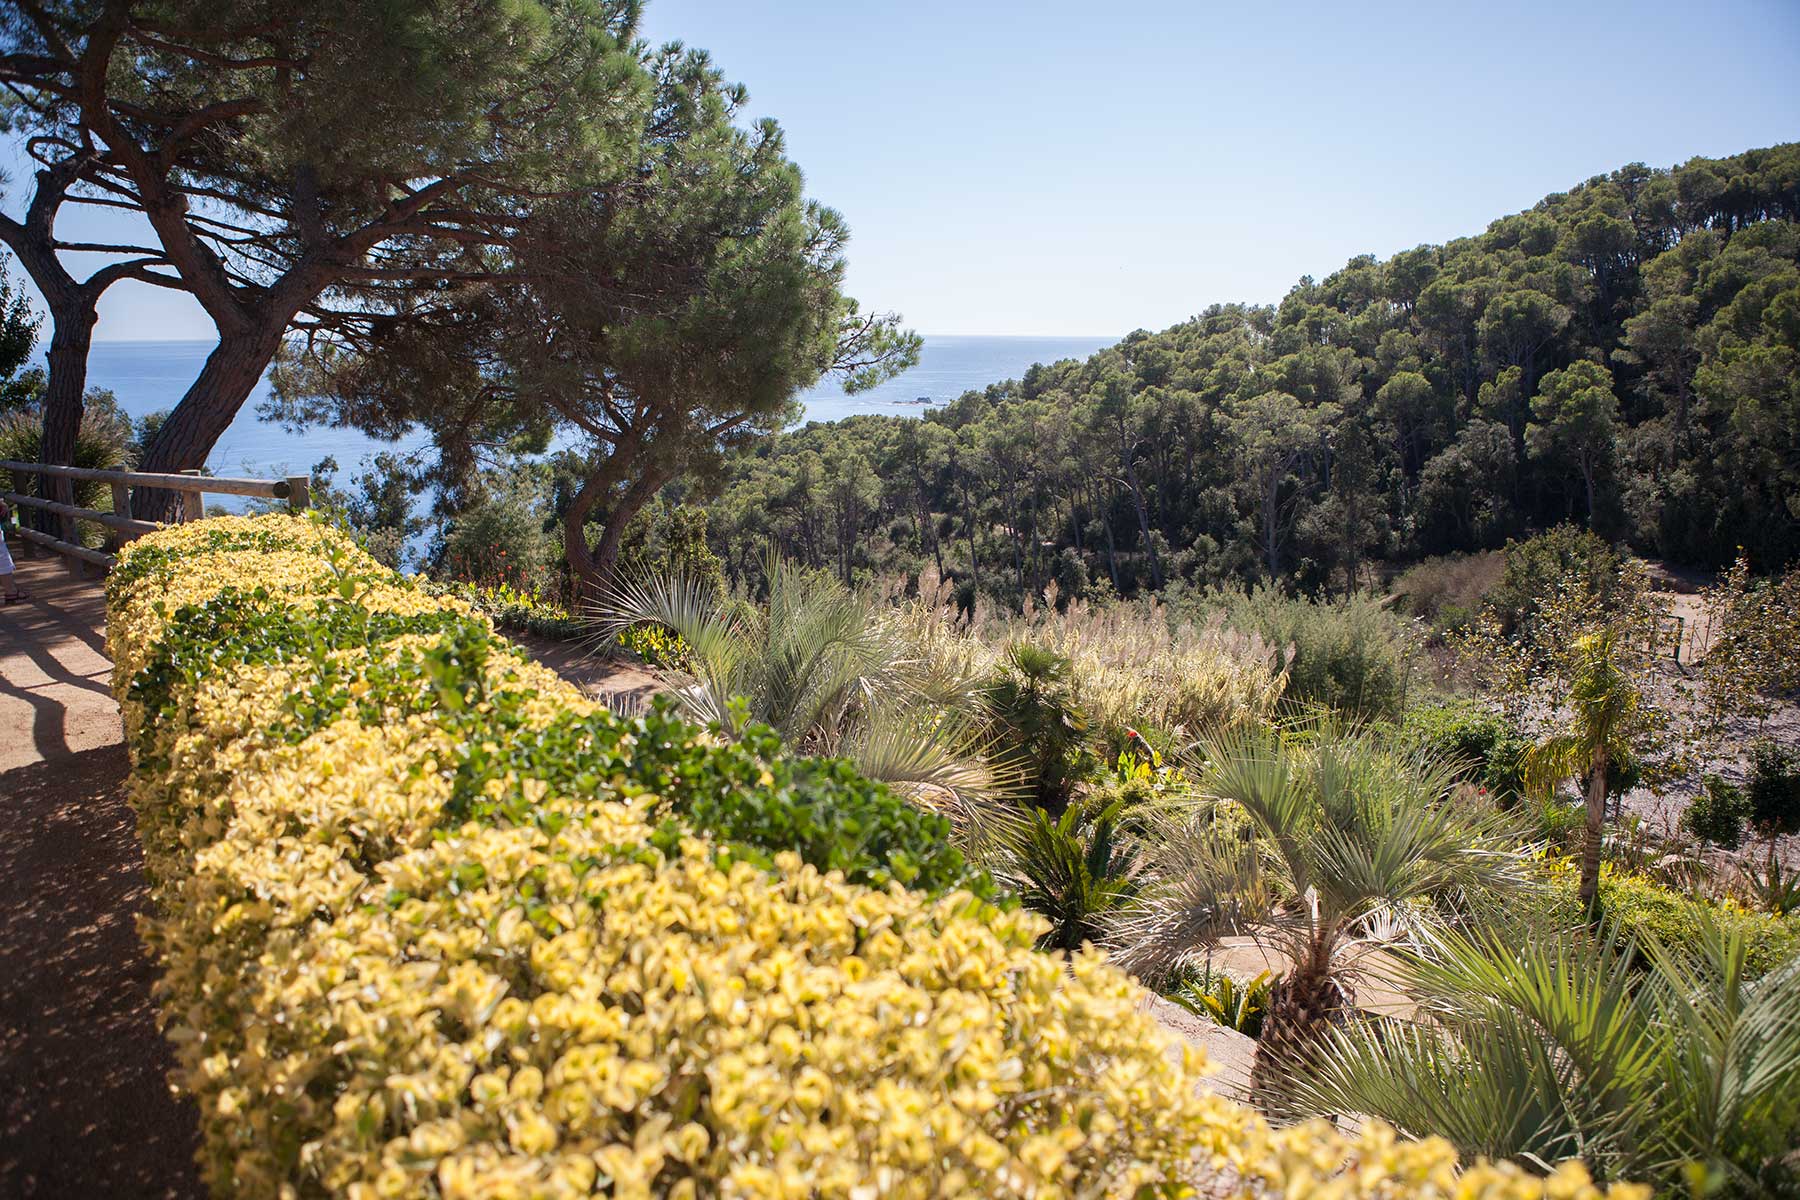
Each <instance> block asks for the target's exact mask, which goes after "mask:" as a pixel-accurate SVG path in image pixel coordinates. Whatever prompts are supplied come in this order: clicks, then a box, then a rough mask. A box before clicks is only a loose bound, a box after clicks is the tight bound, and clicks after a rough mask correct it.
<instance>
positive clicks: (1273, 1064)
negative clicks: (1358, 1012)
mask: <svg viewBox="0 0 1800 1200" xmlns="http://www.w3.org/2000/svg"><path fill="white" fill-rule="evenodd" d="M1343 1007H1344V1003H1343V995H1342V993H1341V991H1340V990H1339V988H1338V985H1337V981H1336V980H1335V979H1333V978H1332V973H1331V948H1330V946H1329V945H1328V944H1327V943H1326V942H1324V941H1323V940H1317V941H1314V942H1312V943H1310V944H1309V946H1308V948H1307V952H1306V954H1305V956H1304V957H1303V958H1301V959H1300V960H1299V961H1297V962H1295V963H1294V967H1293V969H1292V970H1291V971H1289V972H1288V974H1287V977H1286V978H1284V979H1282V980H1281V982H1279V983H1277V984H1276V985H1275V991H1274V995H1273V996H1272V997H1271V998H1270V1001H1269V1013H1268V1016H1267V1017H1265V1018H1264V1019H1263V1027H1262V1036H1261V1037H1260V1038H1259V1039H1257V1043H1256V1060H1255V1061H1254V1062H1253V1063H1252V1064H1251V1067H1250V1098H1251V1099H1252V1100H1253V1101H1254V1102H1255V1103H1256V1105H1257V1106H1258V1107H1259V1108H1261V1109H1262V1110H1263V1111H1264V1112H1266V1113H1268V1114H1269V1115H1270V1116H1274V1117H1285V1116H1291V1115H1297V1114H1295V1113H1294V1112H1293V1102H1292V1099H1291V1097H1292V1094H1293V1088H1292V1081H1293V1080H1294V1079H1295V1078H1296V1077H1297V1076H1299V1075H1300V1074H1301V1073H1302V1072H1304V1071H1305V1070H1306V1069H1307V1064H1308V1063H1309V1062H1310V1061H1311V1059H1312V1057H1313V1055H1314V1054H1315V1053H1316V1052H1317V1048H1318V1043H1319V1040H1320V1039H1321V1038H1322V1037H1323V1036H1324V1035H1325V1033H1326V1031H1327V1030H1329V1029H1330V1027H1331V1024H1332V1022H1333V1021H1335V1020H1337V1019H1338V1017H1339V1016H1340V1015H1341V1014H1342V1012H1343Z"/></svg>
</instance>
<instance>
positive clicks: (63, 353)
mask: <svg viewBox="0 0 1800 1200" xmlns="http://www.w3.org/2000/svg"><path fill="white" fill-rule="evenodd" d="M51 314H52V315H51V320H52V321H53V322H54V324H53V325H52V328H51V334H50V353H49V355H48V360H49V365H50V374H49V378H48V379H47V380H46V381H45V386H44V400H43V416H44V431H43V436H42V438H41V439H40V441H39V442H38V461H40V462H46V463H54V464H56V465H58V466H64V467H66V466H72V465H73V464H74V462H75V445H76V442H77V441H78V440H79V438H80V436H81V418H82V414H83V412H84V410H85V408H86V396H87V360H88V351H89V349H90V348H91V347H92V345H93V341H94V322H95V320H96V317H97V314H96V313H95V310H94V301H93V299H92V298H91V297H87V296H84V295H81V294H78V293H72V294H69V295H66V296H59V297H58V298H57V299H56V301H54V302H52V304H51ZM37 480H38V485H37V486H38V495H39V496H40V497H42V498H43V499H45V500H55V501H60V502H61V503H64V504H73V503H74V502H75V496H74V488H73V487H72V486H71V484H70V482H69V481H68V480H67V479H57V478H55V477H53V476H50V475H39V476H38V477H37ZM30 519H31V523H32V524H33V525H35V526H36V527H37V528H38V529H40V530H43V531H44V532H46V533H54V534H57V536H62V535H61V534H60V533H59V532H58V530H59V527H60V518H58V517H57V516H55V515H54V514H52V513H48V512H44V511H42V510H36V511H34V512H33V513H32V514H31V518H30Z"/></svg>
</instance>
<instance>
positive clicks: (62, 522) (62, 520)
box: [49, 475, 87, 576]
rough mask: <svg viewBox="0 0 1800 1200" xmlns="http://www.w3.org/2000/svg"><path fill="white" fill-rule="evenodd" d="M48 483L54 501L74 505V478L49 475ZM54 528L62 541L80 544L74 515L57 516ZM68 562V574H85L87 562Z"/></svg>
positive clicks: (75, 560)
mask: <svg viewBox="0 0 1800 1200" xmlns="http://www.w3.org/2000/svg"><path fill="white" fill-rule="evenodd" d="M49 483H50V494H51V495H52V496H54V497H55V498H56V502H57V503H58V504H67V505H69V506H70V507H71V508H72V507H74V505H75V482H74V480H72V479H65V478H63V477H62V476H60V475H52V476H49ZM56 528H57V531H58V533H57V536H59V537H61V538H62V540H63V541H65V542H68V543H69V544H71V545H75V546H79V545H80V544H81V528H80V526H78V525H76V524H75V518H74V517H71V516H69V515H68V514H67V513H64V514H63V515H62V516H60V517H58V518H57V522H56ZM68 564H69V574H71V575H75V576H85V575H86V574H87V564H85V563H83V562H82V561H81V560H80V559H78V558H71V559H69V560H68Z"/></svg>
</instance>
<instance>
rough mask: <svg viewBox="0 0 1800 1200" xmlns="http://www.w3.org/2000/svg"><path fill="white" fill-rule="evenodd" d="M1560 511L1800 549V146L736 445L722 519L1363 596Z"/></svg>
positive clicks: (1606, 185)
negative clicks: (1398, 572) (936, 401)
mask: <svg viewBox="0 0 1800 1200" xmlns="http://www.w3.org/2000/svg"><path fill="white" fill-rule="evenodd" d="M1561 522H1573V523H1576V524H1586V525H1589V526H1591V527H1592V528H1594V529H1595V530H1596V531H1597V532H1600V533H1602V534H1604V535H1606V536H1608V537H1616V538H1622V539H1628V540H1629V541H1630V542H1631V543H1632V544H1633V545H1634V546H1636V547H1638V548H1639V549H1641V550H1643V551H1645V552H1648V553H1655V554H1660V555H1664V556H1667V557H1669V558H1672V559H1675V560H1678V561H1682V562H1688V563H1695V564H1702V565H1715V564H1719V563H1724V562H1728V561H1730V560H1731V558H1732V557H1733V556H1734V555H1735V553H1736V550H1737V548H1738V547H1739V546H1740V545H1742V546H1744V547H1745V548H1746V549H1747V550H1748V551H1749V553H1750V555H1751V557H1752V560H1753V561H1754V562H1755V564H1756V565H1757V567H1758V569H1765V570H1766V569H1774V568H1777V567H1780V566H1782V565H1784V564H1786V563H1789V562H1792V561H1793V560H1794V559H1795V558H1796V557H1800V145H1784V146H1778V147H1773V148H1770V149H1766V150H1753V151H1749V152H1746V153H1744V154H1740V155H1737V156H1735V157H1731V158H1725V159H1716V160H1714V159H1695V160H1693V161H1691V162H1689V163H1687V164H1686V165H1684V166H1681V167H1678V168H1675V169H1670V170H1657V169H1652V168H1649V167H1646V166H1642V165H1638V164H1634V165H1632V166H1628V167H1624V168H1621V169H1620V170H1617V171H1614V172H1612V173H1611V174H1609V175H1603V176H1597V177H1595V178H1593V179H1590V180H1588V181H1587V182H1585V183H1583V184H1581V185H1579V186H1578V187H1575V188H1573V189H1571V190H1570V191H1568V192H1566V193H1561V194H1557V195H1552V196H1549V197H1546V198H1545V199H1544V200H1543V201H1542V202H1540V203H1539V204H1537V205H1536V206H1535V207H1533V208H1532V209H1531V210H1529V211H1527V212H1523V213H1518V214H1515V215H1513V216H1509V217H1504V218H1502V219H1500V220H1498V221H1495V222H1494V223H1493V224H1492V225H1490V226H1489V227H1488V229H1487V230H1486V232H1484V233H1481V234H1479V235H1477V236H1474V237H1468V238H1462V239H1459V240H1456V241H1453V242H1450V243H1448V244H1446V245H1442V246H1420V247H1417V248H1416V249H1412V250H1407V251H1403V252H1401V253H1399V254H1396V255H1394V256H1393V257H1392V258H1390V259H1387V260H1385V261H1382V260H1378V259H1376V258H1375V257H1373V256H1363V257H1359V258H1355V259H1352V260H1351V261H1350V262H1348V263H1346V264H1345V265H1344V266H1343V267H1342V268H1340V269H1339V270H1337V271H1335V272H1333V273H1332V274H1330V275H1328V276H1326V277H1325V278H1324V279H1322V280H1314V279H1311V278H1307V279H1303V280H1301V281H1300V283H1299V284H1297V285H1296V286H1295V287H1294V288H1293V290H1292V291H1290V292H1289V294H1288V295H1287V296H1286V297H1285V298H1284V299H1283V300H1282V301H1281V302H1280V303H1279V304H1278V305H1274V306H1270V307H1264V306H1253V305H1242V304H1221V305H1214V306H1212V307H1210V308H1208V309H1206V310H1205V311H1204V312H1202V313H1200V314H1199V315H1197V316H1196V317H1194V318H1193V319H1191V320H1189V321H1186V322H1184V323H1182V324H1180V325H1176V326H1174V327H1172V328H1170V329H1166V330H1164V331H1162V332H1161V333H1148V332H1143V331H1139V332H1137V333H1134V334H1132V335H1130V336H1129V337H1127V338H1125V339H1124V340H1123V341H1121V342H1120V343H1119V344H1118V345H1116V346H1113V347H1111V348H1109V349H1106V350H1103V351H1101V352H1099V353H1097V354H1095V355H1093V356H1092V357H1091V358H1089V359H1087V360H1086V361H1084V362H1077V361H1065V362H1060V363H1054V364H1049V365H1039V366H1035V367H1033V368H1032V369H1030V370H1029V371H1027V372H1026V373H1025V376H1024V378H1022V379H1020V380H1013V381H1008V382H1006V383H1001V384H996V385H994V386H991V387H989V388H987V389H986V390H985V391H980V392H970V393H967V394H965V395H964V396H962V397H961V398H960V399H958V400H956V401H955V402H954V403H952V404H950V405H948V406H947V407H946V408H944V409H941V410H938V411H936V412H933V413H931V414H929V415H928V416H927V417H926V418H925V419H924V420H923V421H913V420H910V419H907V418H901V417H885V416H873V417H858V418H853V419H851V420H848V421H844V422H839V423H837V424H835V425H829V426H823V425H820V426H809V427H808V428H806V429H804V430H802V431H799V432H796V433H792V434H787V435H784V436H782V437H780V438H779V439H778V440H776V441H774V442H772V443H765V444H761V445H758V446H756V447H754V448H753V449H751V450H749V451H748V452H747V453H745V454H744V455H743V456H742V458H741V459H740V460H739V461H738V463H737V464H736V468H735V472H734V475H733V479H732V482H731V484H730V486H729V487H728V488H727V489H726V491H725V493H724V496H723V498H722V500H721V501H720V502H719V508H718V511H717V512H716V513H715V517H714V521H713V527H714V536H715V540H716V541H718V542H719V544H720V549H721V550H722V551H723V552H724V553H725V554H726V556H727V558H728V560H729V561H730V562H732V563H733V565H734V568H736V569H741V570H747V571H754V569H755V567H754V564H755V562H756V561H757V558H758V556H759V555H760V553H761V547H762V546H763V544H764V542H765V539H767V538H773V539H774V540H776V541H777V542H778V543H780V544H781V545H782V546H784V547H785V548H787V549H788V550H790V551H791V552H793V553H795V554H797V555H799V556H801V557H802V558H805V559H808V560H810V561H813V562H817V563H828V562H829V563H832V564H834V565H835V566H837V568H838V569H839V570H840V572H841V573H844V574H846V575H850V574H854V573H855V572H857V571H859V570H882V569H891V568H897V567H905V566H908V565H917V564H919V563H922V562H925V561H929V560H931V559H932V558H934V557H935V558H936V559H937V560H938V562H939V563H940V565H943V566H946V567H948V568H949V569H950V570H951V571H952V572H958V573H963V574H964V575H965V576H966V577H968V578H971V579H972V580H973V581H974V582H976V583H978V584H980V586H982V587H983V588H985V589H988V590H991V591H997V592H1001V593H1007V594H1011V595H1014V596H1017V595H1019V594H1022V593H1025V592H1035V591H1036V590H1038V589H1040V588H1042V587H1043V586H1044V585H1045V584H1046V583H1048V582H1050V581H1052V580H1055V581H1057V582H1058V583H1059V584H1061V585H1062V586H1063V587H1064V588H1065V589H1067V588H1068V587H1071V586H1086V585H1087V583H1088V582H1089V581H1091V580H1109V581H1110V583H1111V584H1112V585H1113V586H1114V587H1116V588H1117V589H1118V590H1119V591H1121V592H1126V593H1129V592H1133V591H1135V590H1138V589H1140V588H1143V587H1156V586H1158V585H1160V584H1163V583H1166V582H1169V581H1174V580H1187V581H1190V582H1196V583H1213V582H1223V581H1228V580H1236V579H1247V578H1254V577H1256V576H1258V575H1273V576H1276V577H1278V578H1281V579H1283V580H1286V581H1290V582H1294V583H1298V584H1299V585H1301V586H1306V587H1321V586H1323V587H1332V588H1340V587H1342V586H1344V585H1345V584H1346V583H1348V582H1350V581H1351V580H1354V579H1359V578H1361V569H1362V567H1363V566H1364V565H1366V563H1367V561H1368V560H1369V559H1370V558H1372V557H1374V558H1388V559H1404V558H1409V557H1414V556H1418V555H1427V554H1441V553H1446V552H1453V551H1466V550H1477V549H1482V548H1486V547H1493V546H1497V545H1500V544H1502V543H1503V542H1504V541H1505V539H1506V538H1508V537H1509V536H1512V535H1515V534H1519V533H1523V532H1526V531H1529V530H1531V529H1535V528H1541V527H1545V526H1549V525H1554V524H1557V523H1561Z"/></svg>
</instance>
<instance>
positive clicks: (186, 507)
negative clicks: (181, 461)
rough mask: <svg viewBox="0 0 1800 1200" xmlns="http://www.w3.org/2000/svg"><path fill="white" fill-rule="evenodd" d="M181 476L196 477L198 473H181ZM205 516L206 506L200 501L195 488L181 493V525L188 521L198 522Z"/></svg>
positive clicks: (198, 493) (198, 492)
mask: <svg viewBox="0 0 1800 1200" xmlns="http://www.w3.org/2000/svg"><path fill="white" fill-rule="evenodd" d="M182 474H183V475H193V476H195V477H198V476H199V475H200V472H199V471H183V472H182ZM205 515H206V504H205V502H204V501H203V500H202V499H201V496H200V491H199V489H197V488H196V489H195V490H194V491H191V492H182V493H181V520H182V523H183V524H185V523H187V522H189V521H198V520H199V519H200V518H202V517H204V516H205Z"/></svg>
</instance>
